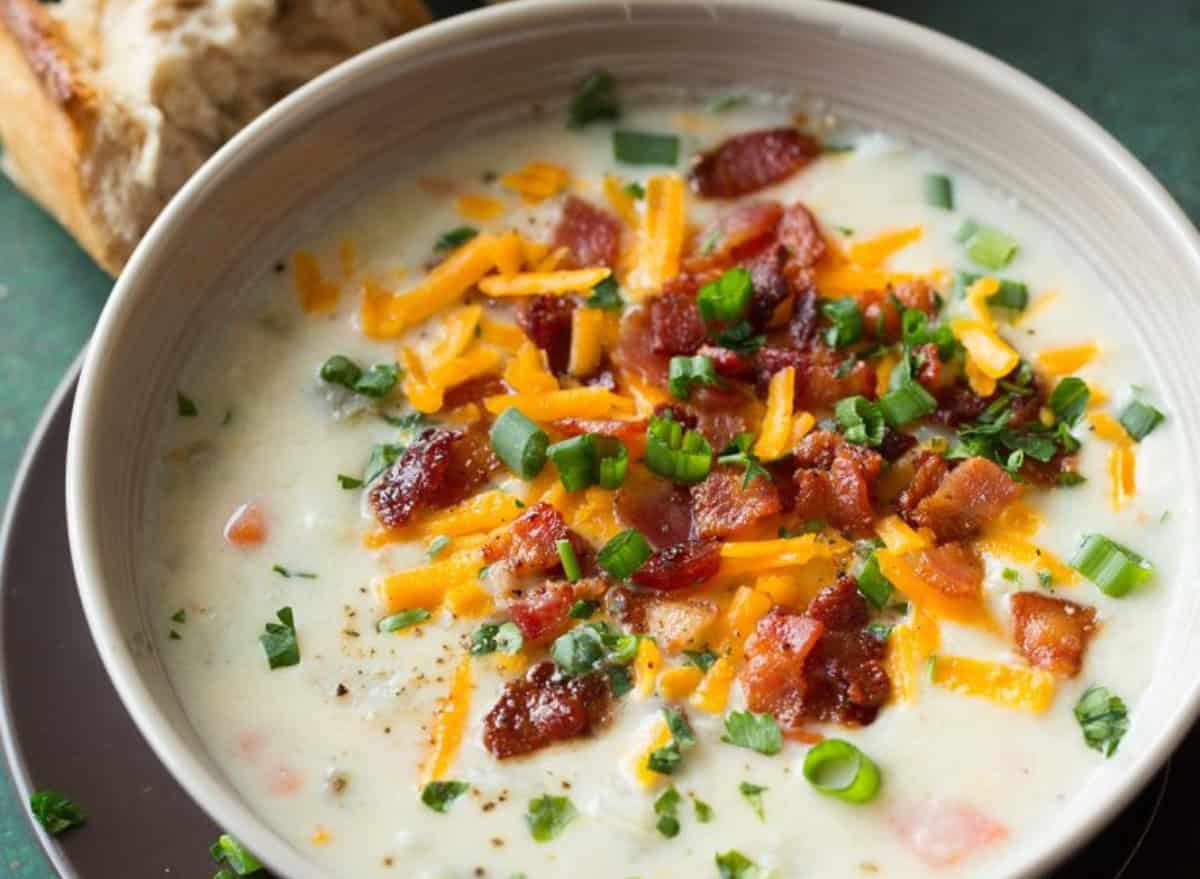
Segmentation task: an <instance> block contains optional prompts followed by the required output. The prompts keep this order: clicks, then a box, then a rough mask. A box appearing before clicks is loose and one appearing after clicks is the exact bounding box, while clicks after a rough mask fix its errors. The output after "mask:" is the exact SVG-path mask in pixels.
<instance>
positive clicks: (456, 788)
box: [421, 781, 470, 814]
mask: <svg viewBox="0 0 1200 879" xmlns="http://www.w3.org/2000/svg"><path fill="white" fill-rule="evenodd" d="M469 787H470V785H468V784H467V783H466V782H465V781H431V782H429V784H427V785H425V788H424V790H422V791H421V802H422V803H424V804H425V805H426V806H428V807H429V808H431V809H433V811H435V812H441V813H443V814H444V813H445V812H446V811H447V810H449V808H450V804H451V803H453V802H454V801H455V800H457V799H458V798H459V797H461V796H462V795H463V794H465V793H466V792H467V790H468V789H469Z"/></svg>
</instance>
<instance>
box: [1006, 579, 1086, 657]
mask: <svg viewBox="0 0 1200 879" xmlns="http://www.w3.org/2000/svg"><path fill="white" fill-rule="evenodd" d="M1009 601H1010V602H1011V604H1010V607H1011V608H1012V615H1013V628H1014V632H1013V634H1014V637H1015V640H1016V644H1017V650H1019V651H1020V653H1021V655H1022V656H1024V657H1025V658H1026V659H1027V660H1029V664H1030V665H1035V666H1037V667H1038V668H1044V669H1045V670H1046V671H1050V672H1054V673H1055V674H1058V675H1064V676H1066V677H1071V678H1073V677H1075V676H1076V675H1077V674H1079V669H1080V668H1082V666H1083V653H1084V650H1086V649H1087V645H1088V641H1089V640H1090V639H1091V637H1092V634H1093V633H1094V632H1095V631H1096V611H1095V609H1094V608H1091V607H1086V606H1085V605H1082V604H1076V603H1075V602H1073V601H1067V600H1065V599H1062V598H1051V597H1050V596H1048V595H1041V594H1039V593H1037V592H1018V593H1016V594H1015V595H1013V596H1011V597H1010V598H1009Z"/></svg>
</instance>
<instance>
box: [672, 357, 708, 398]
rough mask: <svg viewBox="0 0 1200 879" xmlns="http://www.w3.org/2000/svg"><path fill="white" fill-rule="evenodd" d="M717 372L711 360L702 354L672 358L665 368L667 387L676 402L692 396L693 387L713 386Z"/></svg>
mask: <svg viewBox="0 0 1200 879" xmlns="http://www.w3.org/2000/svg"><path fill="white" fill-rule="evenodd" d="M716 383H717V370H716V366H715V365H714V364H713V359H712V358H711V357H708V356H706V355H704V354H697V355H695V356H694V357H684V356H680V357H672V358H671V362H670V365H669V366H668V368H667V387H668V388H669V389H670V391H671V396H672V397H674V398H675V399H676V400H687V399H690V398H691V396H692V386H693V385H715V384H716Z"/></svg>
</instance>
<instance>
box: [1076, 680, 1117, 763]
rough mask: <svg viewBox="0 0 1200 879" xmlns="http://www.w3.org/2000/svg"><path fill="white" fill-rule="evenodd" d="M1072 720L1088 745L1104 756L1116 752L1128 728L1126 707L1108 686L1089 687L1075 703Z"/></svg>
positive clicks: (1109, 755)
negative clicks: (1077, 722)
mask: <svg viewBox="0 0 1200 879" xmlns="http://www.w3.org/2000/svg"><path fill="white" fill-rule="evenodd" d="M1075 719H1076V720H1077V721H1079V728H1080V729H1081V730H1082V731H1083V740H1084V741H1085V742H1086V743H1087V746H1088V747H1089V748H1092V749H1094V750H1096V751H1099V752H1100V753H1101V754H1103V755H1104V756H1105V757H1111V756H1112V755H1113V754H1115V753H1116V752H1117V747H1118V746H1119V745H1120V744H1121V739H1122V738H1123V737H1124V735H1125V733H1126V731H1128V729H1129V710H1128V709H1127V708H1126V707H1125V702H1124V701H1123V700H1122V699H1121V697H1120V696H1117V695H1115V694H1114V693H1113V692H1112V691H1111V690H1109V689H1108V687H1101V686H1095V685H1093V686H1091V687H1088V688H1087V690H1086V691H1085V692H1084V694H1083V695H1082V696H1081V697H1079V702H1078V703H1076V705H1075Z"/></svg>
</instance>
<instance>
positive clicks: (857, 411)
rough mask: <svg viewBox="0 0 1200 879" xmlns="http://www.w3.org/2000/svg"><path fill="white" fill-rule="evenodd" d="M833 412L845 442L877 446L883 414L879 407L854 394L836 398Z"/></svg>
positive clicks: (881, 435) (879, 439)
mask: <svg viewBox="0 0 1200 879" xmlns="http://www.w3.org/2000/svg"><path fill="white" fill-rule="evenodd" d="M833 414H834V415H835V416H836V417H837V420H838V424H840V425H841V427H842V435H843V436H844V437H845V438H846V442H848V443H854V444H855V445H858V446H877V445H879V444H880V443H881V442H883V431H884V425H883V416H882V414H880V411H879V407H878V406H876V405H875V404H874V403H872V402H871V401H870V400H868V399H867V398H866V397H862V396H858V395H855V396H853V397H844V398H842V399H841V400H838V402H837V405H836V406H835V407H834V409H833Z"/></svg>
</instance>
